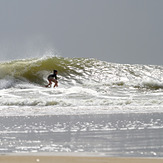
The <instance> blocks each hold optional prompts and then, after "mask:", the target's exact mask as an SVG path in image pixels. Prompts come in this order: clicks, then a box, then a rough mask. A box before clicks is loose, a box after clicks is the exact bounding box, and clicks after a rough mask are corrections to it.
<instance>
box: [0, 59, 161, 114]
mask: <svg viewBox="0 0 163 163" xmlns="http://www.w3.org/2000/svg"><path fill="white" fill-rule="evenodd" d="M53 69H57V70H58V78H59V80H58V82H59V87H57V88H53V87H52V88H45V87H44V85H46V84H47V83H48V82H47V76H48V75H49V74H50V73H52V71H53ZM162 72H163V67H162V66H155V65H130V64H116V63H109V62H104V61H99V60H97V59H86V58H63V57H48V56H45V57H42V58H32V59H24V60H14V61H9V62H1V63H0V115H1V116H4V115H7V116H13V115H18V116H19V115H31V114H33V115H52V114H54V115H56V114H59V115H61V114H63V115H66V114H68V115H70V114H103V113H108V114H109V113H129V112H132V113H137V112H138V113H140V112H148V113H149V112H162V111H163V74H162Z"/></svg>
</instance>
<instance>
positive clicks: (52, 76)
mask: <svg viewBox="0 0 163 163" xmlns="http://www.w3.org/2000/svg"><path fill="white" fill-rule="evenodd" d="M52 78H55V79H56V80H57V75H56V74H51V75H49V76H48V79H52Z"/></svg>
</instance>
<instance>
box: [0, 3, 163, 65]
mask: <svg viewBox="0 0 163 163" xmlns="http://www.w3.org/2000/svg"><path fill="white" fill-rule="evenodd" d="M162 30H163V0H0V60H1V61H2V60H11V59H18V58H26V57H35V56H42V55H44V54H45V53H48V52H47V51H48V50H49V51H50V50H51V49H56V50H57V51H58V52H59V53H60V54H61V56H63V57H91V58H97V59H100V60H104V61H108V62H116V63H139V64H159V65H162V62H163V54H162V52H163V32H162Z"/></svg>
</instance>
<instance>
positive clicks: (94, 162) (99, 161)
mask: <svg viewBox="0 0 163 163" xmlns="http://www.w3.org/2000/svg"><path fill="white" fill-rule="evenodd" d="M18 162H21V163H37V162H38V163H54V162H57V163H162V162H163V159H157V158H118V157H80V156H0V163H18Z"/></svg>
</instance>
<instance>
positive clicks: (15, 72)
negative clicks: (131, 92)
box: [0, 57, 163, 89]
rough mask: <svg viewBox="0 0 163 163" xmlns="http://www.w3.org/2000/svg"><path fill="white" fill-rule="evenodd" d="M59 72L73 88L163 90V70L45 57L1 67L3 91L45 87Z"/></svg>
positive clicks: (158, 67)
mask: <svg viewBox="0 0 163 163" xmlns="http://www.w3.org/2000/svg"><path fill="white" fill-rule="evenodd" d="M53 69H57V70H58V72H59V73H58V74H59V79H60V83H62V84H65V85H66V84H67V85H73V84H74V83H75V84H85V83H87V84H89V83H90V84H91V83H94V84H95V83H96V84H99V85H102V86H105V85H109V86H112V87H114V86H115V85H116V86H121V87H133V88H147V89H160V88H161V89H162V88H163V82H162V81H163V75H162V72H163V67H162V66H154V65H130V64H116V63H109V62H104V61H99V60H97V59H93V58H92V59H88V58H64V57H43V58H32V59H24V60H14V61H10V62H3V63H0V89H2V88H10V87H13V86H14V85H15V84H16V83H17V82H29V83H33V84H38V85H43V84H44V83H46V78H47V76H48V75H49V73H51V72H52V71H53Z"/></svg>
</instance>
